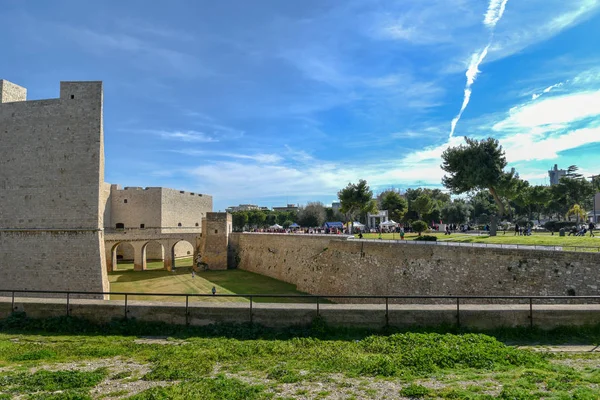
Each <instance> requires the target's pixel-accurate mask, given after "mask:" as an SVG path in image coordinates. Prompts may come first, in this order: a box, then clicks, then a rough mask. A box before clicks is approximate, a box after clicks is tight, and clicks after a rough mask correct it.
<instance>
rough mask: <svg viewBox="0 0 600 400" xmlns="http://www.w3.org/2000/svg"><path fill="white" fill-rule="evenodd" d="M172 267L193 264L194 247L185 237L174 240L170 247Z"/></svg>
mask: <svg viewBox="0 0 600 400" xmlns="http://www.w3.org/2000/svg"><path fill="white" fill-rule="evenodd" d="M170 252H171V254H170V255H171V260H172V261H171V266H172V267H177V266H180V267H190V266H193V265H194V261H195V257H196V248H195V246H194V244H193V243H191V242H190V241H189V240H186V239H180V240H176V241H175V242H174V243H173V245H172V246H171V249H170Z"/></svg>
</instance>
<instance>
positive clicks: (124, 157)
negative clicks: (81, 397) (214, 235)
mask: <svg viewBox="0 0 600 400" xmlns="http://www.w3.org/2000/svg"><path fill="white" fill-rule="evenodd" d="M2 8H3V10H2V24H0V45H1V47H2V52H1V53H0V54H1V55H0V77H1V78H3V79H7V80H9V81H12V82H14V83H17V84H20V85H22V86H25V87H27V88H28V98H29V99H41V98H52V97H57V96H58V86H59V81H60V80H102V81H104V106H105V108H104V131H105V152H106V180H107V182H111V183H119V184H121V185H123V186H165V187H172V188H176V189H183V190H189V191H194V192H201V193H207V194H212V195H213V196H214V205H215V207H214V208H215V210H223V209H224V208H226V207H227V206H229V205H235V204H238V203H258V204H260V205H266V206H269V207H270V206H277V205H282V204H285V203H286V202H289V203H300V204H304V203H306V202H307V201H314V200H319V201H323V202H324V203H331V201H333V200H335V198H336V193H337V191H338V190H339V189H340V188H342V187H344V186H345V185H346V184H347V183H348V182H355V181H357V180H358V179H360V178H364V179H367V181H368V182H369V184H370V185H371V187H372V188H373V189H375V191H381V190H384V189H386V188H389V187H396V188H407V187H418V186H428V187H439V186H440V180H441V177H442V175H443V171H441V169H440V168H439V165H440V154H441V153H442V151H443V150H444V149H445V148H447V147H448V146H450V145H456V144H459V143H460V142H462V140H463V139H462V137H463V136H465V135H468V136H471V137H476V138H484V137H488V136H493V137H495V138H497V139H499V140H500V142H501V144H502V145H503V146H504V148H505V150H506V154H507V158H508V160H509V166H510V167H515V168H516V169H517V170H518V171H519V173H520V175H521V177H523V178H526V179H528V180H530V181H531V182H532V183H536V184H539V183H547V182H548V179H547V172H546V171H547V170H548V169H550V168H551V167H552V165H554V164H555V163H557V164H558V165H559V167H564V168H566V167H567V166H568V165H571V164H577V165H579V166H580V167H581V169H582V171H583V172H584V173H586V174H591V173H600V165H599V161H600V47H599V46H598V43H599V40H600V0H569V1H564V0H526V1H524V0H490V1H488V0H401V1H400V0H399V1H391V0H381V1H380V0H370V1H367V0H364V1H355V0H344V1H339V0H302V1H295V0H285V1H284V0H254V1H251V2H250V1H239V0H237V1H233V0H221V1H218V2H217V1H191V0H189V1H183V0H169V1H162V0H153V1H141V0H129V1H116V0H107V1H97V2H87V1H77V0H70V1H67V0H55V1H52V2H47V1H41V0H38V1H27V2H25V1H18V0H4V1H3V2H2ZM463 108H464V109H463ZM461 109H463V110H462V113H461ZM459 117H460V118H459ZM453 121H456V123H455V124H454V129H453V128H452V127H453Z"/></svg>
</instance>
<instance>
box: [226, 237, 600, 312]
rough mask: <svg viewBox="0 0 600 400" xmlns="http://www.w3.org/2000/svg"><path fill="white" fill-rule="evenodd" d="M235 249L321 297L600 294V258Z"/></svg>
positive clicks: (334, 247)
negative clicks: (599, 288) (327, 295)
mask: <svg viewBox="0 0 600 400" xmlns="http://www.w3.org/2000/svg"><path fill="white" fill-rule="evenodd" d="M229 246H230V253H231V255H230V258H234V259H237V261H238V263H237V267H238V268H241V269H244V270H247V271H251V272H255V273H259V274H262V275H266V276H269V277H272V278H275V279H279V280H282V281H285V282H289V283H292V284H295V285H297V288H298V290H300V291H303V292H307V293H312V294H319V295H325V294H329V295H382V296H385V295H477V296H487V295H498V296H505V295H522V296H528V295H539V296H568V295H572V294H575V295H582V296H583V295H599V294H600V292H599V291H598V287H599V284H598V264H599V263H600V254H599V253H583V252H579V253H572V252H563V251H556V252H554V251H542V250H526V249H500V248H480V247H479V248H478V247H472V248H471V247H457V246H437V245H424V244H410V245H408V244H402V243H380V242H377V241H355V240H339V239H332V238H329V237H323V236H303V235H260V234H243V233H242V234H240V233H233V234H231V235H230V237H229ZM338 301H339V302H342V300H336V302H338ZM351 302H357V300H351Z"/></svg>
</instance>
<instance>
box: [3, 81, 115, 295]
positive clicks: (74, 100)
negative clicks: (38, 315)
mask: <svg viewBox="0 0 600 400" xmlns="http://www.w3.org/2000/svg"><path fill="white" fill-rule="evenodd" d="M0 89H1V93H2V95H1V96H2V101H1V102H0V143H1V145H0V286H2V287H6V288H14V289H17V288H27V289H29V290H32V289H38V290H63V289H70V290H80V291H90V290H93V291H103V290H106V291H107V290H108V280H107V277H106V264H105V251H104V241H103V232H102V227H103V218H104V204H102V203H101V201H100V198H101V197H102V193H103V188H104V184H103V182H104V147H103V115H102V110H103V108H102V107H103V105H102V102H103V94H102V82H61V83H60V97H59V98H58V99H50V100H35V101H25V96H26V91H25V90H24V89H23V88H20V87H19V86H17V85H12V86H11V85H10V84H9V83H8V82H6V81H3V82H2V88H0Z"/></svg>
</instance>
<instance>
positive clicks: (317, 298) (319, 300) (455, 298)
mask: <svg viewBox="0 0 600 400" xmlns="http://www.w3.org/2000/svg"><path fill="white" fill-rule="evenodd" d="M2 293H11V299H12V300H11V307H12V308H11V310H12V312H15V311H17V308H16V307H15V295H16V294H28V293H29V294H53V295H54V294H59V295H65V296H66V315H67V316H70V315H71V298H72V296H86V297H90V296H107V295H108V296H124V310H123V312H124V317H125V319H127V318H128V314H129V308H128V300H129V298H130V297H133V296H156V297H182V298H185V324H186V325H189V316H190V312H189V308H190V297H191V298H246V299H248V300H249V322H250V323H252V322H253V307H254V299H256V298H285V299H303V300H306V299H313V300H314V304H315V305H316V308H315V311H316V314H315V316H317V317H318V316H320V312H321V305H322V304H323V301H324V300H325V301H330V300H335V299H361V300H365V299H376V300H382V301H385V322H386V326H387V325H389V305H390V300H452V303H451V304H456V324H457V326H460V311H461V308H460V307H461V304H462V305H466V304H465V303H461V301H464V300H511V301H515V300H519V301H525V300H526V301H527V302H526V303H525V304H528V305H529V315H528V318H529V320H530V326H532V327H533V305H534V300H536V301H537V304H536V305H543V304H547V303H542V302H541V301H540V300H546V301H549V300H551V301H555V300H569V302H572V301H573V300H596V302H593V303H592V302H588V303H579V304H599V303H600V296H598V295H596V296H593V295H590V296H496V295H489V296H470V295H398V296H396V295H389V296H382V295H312V294H305V295H303V294H203V293H197V294H184V293H139V292H82V291H62V290H2V289H0V297H1V294H2ZM52 298H56V297H52ZM113 301H114V300H113ZM302 303H303V304H310V303H306V302H302ZM223 304H225V303H223ZM271 304H273V303H271ZM346 304H359V303H346ZM360 304H369V303H360ZM371 304H372V303H371ZM378 304H379V303H378ZM411 304H412V305H418V304H419V303H409V304H408V305H411ZM518 304H523V303H518ZM552 304H570V303H567V302H563V303H552ZM342 305H343V304H342ZM405 305H406V304H405ZM436 305H447V304H436ZM477 305H482V304H481V303H480V304H477ZM511 305H512V304H511Z"/></svg>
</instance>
